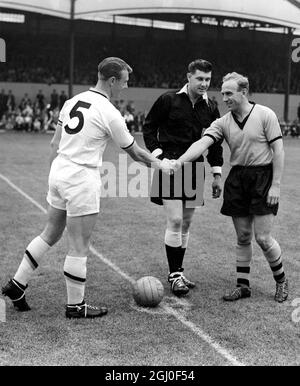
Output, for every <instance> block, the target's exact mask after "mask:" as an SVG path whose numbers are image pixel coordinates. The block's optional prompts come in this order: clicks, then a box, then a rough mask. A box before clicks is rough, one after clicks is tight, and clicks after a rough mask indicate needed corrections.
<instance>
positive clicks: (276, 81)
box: [0, 36, 300, 94]
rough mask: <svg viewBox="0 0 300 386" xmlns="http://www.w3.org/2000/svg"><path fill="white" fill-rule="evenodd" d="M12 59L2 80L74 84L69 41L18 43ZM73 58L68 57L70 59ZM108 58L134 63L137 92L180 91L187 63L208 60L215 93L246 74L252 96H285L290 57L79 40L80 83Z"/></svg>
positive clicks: (240, 46) (228, 46)
mask: <svg viewBox="0 0 300 386" xmlns="http://www.w3.org/2000/svg"><path fill="white" fill-rule="evenodd" d="M11 39H12V42H11V44H10V47H12V48H11V49H10V50H9V51H8V53H7V55H8V58H7V65H6V66H4V68H3V70H2V72H1V73H0V81H8V82H37V83H45V84H49V85H51V84H54V83H60V84H67V83H68V81H69V62H68V60H66V58H68V57H69V54H68V52H69V48H68V44H69V42H68V39H64V38H60V39H57V37H55V39H54V38H52V39H51V38H50V37H45V36H44V37H39V38H35V39H34V40H33V41H32V40H29V39H17V40H13V39H14V38H13V37H12V38H11ZM66 53H67V55H66ZM105 56H120V57H122V58H124V59H125V60H127V61H128V63H129V64H130V65H131V66H132V67H133V69H134V72H133V74H132V75H131V77H130V85H131V86H132V87H152V88H153V87H155V88H168V89H170V88H178V87H180V86H181V85H182V82H183V81H184V78H183V77H182V74H185V72H186V63H188V62H189V61H190V60H193V59H194V58H196V57H204V58H206V59H207V60H210V61H211V62H212V63H213V65H214V74H213V75H214V76H213V79H212V84H211V89H212V90H214V89H219V88H220V84H221V80H222V77H223V76H224V75H225V74H226V73H227V72H231V71H237V72H241V73H242V74H246V75H247V76H248V77H249V80H250V86H251V91H252V92H266V93H283V92H284V91H285V81H286V79H285V77H286V75H285V74H286V71H285V69H286V57H285V54H284V50H283V49H278V46H276V45H274V46H273V45H272V44H270V43H269V42H267V43H264V42H263V41H259V42H256V44H253V42H247V41H240V42H239V41H236V42H231V41H224V42H222V44H218V42H215V44H212V42H211V41H209V40H203V41H201V44H200V42H199V44H198V43H195V42H187V41H185V40H176V39H174V40H168V41H163V40H162V41H159V42H157V41H155V40H153V39H152V40H151V39H149V40H147V44H145V40H144V39H138V38H135V39H129V38H123V39H122V38H118V39H116V40H115V41H112V40H111V39H105V38H101V40H100V41H99V40H97V39H96V38H89V39H84V38H82V37H77V38H76V40H75V58H74V63H75V65H74V82H75V83H76V84H86V85H90V84H94V83H95V80H96V76H97V74H96V70H95V63H97V62H98V61H99V60H100V59H101V58H103V57H105ZM291 79H292V81H291V85H290V92H291V93H292V94H300V67H299V65H298V66H297V65H296V64H295V63H292V74H291Z"/></svg>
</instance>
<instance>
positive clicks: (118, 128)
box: [107, 116, 134, 149]
mask: <svg viewBox="0 0 300 386" xmlns="http://www.w3.org/2000/svg"><path fill="white" fill-rule="evenodd" d="M107 130H108V132H109V135H110V136H111V138H112V140H113V141H114V142H115V143H116V144H117V145H118V146H120V147H121V148H122V149H126V148H128V147H130V146H131V145H132V144H133V143H134V138H133V136H132V135H131V134H130V133H129V130H128V129H127V126H126V123H125V120H124V119H123V118H122V117H121V116H120V118H116V119H114V120H113V121H111V122H110V123H109V125H108V128H107Z"/></svg>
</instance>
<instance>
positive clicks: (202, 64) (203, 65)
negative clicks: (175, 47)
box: [188, 59, 212, 74]
mask: <svg viewBox="0 0 300 386" xmlns="http://www.w3.org/2000/svg"><path fill="white" fill-rule="evenodd" d="M197 70H200V71H203V72H211V70H212V64H211V63H210V62H208V61H207V60H204V59H196V60H193V61H192V62H191V63H190V64H189V65H188V71H189V72H191V73H192V74H194V73H195V72H196V71H197Z"/></svg>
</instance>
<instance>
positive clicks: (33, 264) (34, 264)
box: [25, 249, 39, 270]
mask: <svg viewBox="0 0 300 386" xmlns="http://www.w3.org/2000/svg"><path fill="white" fill-rule="evenodd" d="M25 254H26V256H27V257H28V259H27V261H28V262H29V263H30V265H31V266H32V269H33V270H35V269H37V267H38V266H39V265H38V263H37V262H36V260H34V258H33V257H32V255H31V253H30V252H29V251H28V250H27V249H26V251H25Z"/></svg>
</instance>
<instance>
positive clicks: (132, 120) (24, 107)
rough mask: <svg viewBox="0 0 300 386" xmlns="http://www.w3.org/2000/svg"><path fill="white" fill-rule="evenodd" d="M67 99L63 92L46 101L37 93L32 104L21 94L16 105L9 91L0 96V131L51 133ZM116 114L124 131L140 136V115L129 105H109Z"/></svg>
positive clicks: (130, 103)
mask: <svg viewBox="0 0 300 386" xmlns="http://www.w3.org/2000/svg"><path fill="white" fill-rule="evenodd" d="M66 99H67V95H66V93H65V91H64V90H62V91H61V93H60V94H58V93H57V91H56V90H55V89H53V91H52V93H51V95H50V99H49V101H47V100H46V98H45V96H44V94H43V93H42V91H41V90H39V92H38V93H37V95H36V96H35V98H34V100H31V99H30V98H29V96H28V93H25V94H24V96H23V98H22V99H21V100H20V102H19V103H16V98H15V96H14V95H13V93H12V91H11V90H8V93H6V92H5V90H4V89H2V90H1V92H0V130H16V131H26V132H46V133H47V132H53V131H54V130H55V127H56V124H57V120H58V117H59V112H60V109H61V108H62V106H63V104H64V103H65V101H66ZM113 103H114V105H115V106H116V107H117V108H118V109H119V110H120V112H121V114H122V116H123V117H124V120H125V122H126V125H127V128H128V130H129V131H130V132H131V133H134V132H140V131H141V129H142V123H143V120H144V117H145V116H144V114H143V113H141V112H137V111H136V109H135V105H134V102H133V101H129V102H127V103H126V102H125V101H124V100H122V99H121V100H115V101H113Z"/></svg>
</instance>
